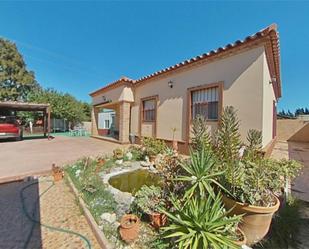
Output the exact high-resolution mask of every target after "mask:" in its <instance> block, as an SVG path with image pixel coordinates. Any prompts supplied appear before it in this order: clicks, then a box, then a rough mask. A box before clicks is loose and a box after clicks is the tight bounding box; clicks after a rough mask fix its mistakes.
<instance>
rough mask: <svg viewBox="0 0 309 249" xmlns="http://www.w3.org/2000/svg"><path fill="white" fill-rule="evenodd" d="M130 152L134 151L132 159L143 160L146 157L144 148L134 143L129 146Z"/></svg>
mask: <svg viewBox="0 0 309 249" xmlns="http://www.w3.org/2000/svg"><path fill="white" fill-rule="evenodd" d="M129 152H131V153H132V160H133V161H134V160H135V161H140V160H143V159H144V157H145V152H144V151H143V150H142V147H140V146H135V145H132V146H130V148H129Z"/></svg>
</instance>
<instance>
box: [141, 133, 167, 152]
mask: <svg viewBox="0 0 309 249" xmlns="http://www.w3.org/2000/svg"><path fill="white" fill-rule="evenodd" d="M143 146H144V148H145V153H146V155H147V156H155V155H158V154H160V153H163V152H165V150H166V149H167V145H166V143H165V142H164V141H163V140H161V139H156V138H153V137H144V138H143Z"/></svg>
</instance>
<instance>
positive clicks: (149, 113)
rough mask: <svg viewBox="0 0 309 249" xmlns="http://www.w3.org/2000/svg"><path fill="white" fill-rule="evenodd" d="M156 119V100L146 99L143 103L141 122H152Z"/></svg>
mask: <svg viewBox="0 0 309 249" xmlns="http://www.w3.org/2000/svg"><path fill="white" fill-rule="evenodd" d="M155 119H156V100H155V99H147V100H144V101H143V121H145V122H154V121H155Z"/></svg>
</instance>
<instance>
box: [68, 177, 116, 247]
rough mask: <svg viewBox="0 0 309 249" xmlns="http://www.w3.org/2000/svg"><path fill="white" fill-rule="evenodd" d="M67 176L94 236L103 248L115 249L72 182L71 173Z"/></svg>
mask: <svg viewBox="0 0 309 249" xmlns="http://www.w3.org/2000/svg"><path fill="white" fill-rule="evenodd" d="M66 176H67V179H68V183H69V186H70V188H71V189H72V191H73V193H74V195H75V197H76V198H77V199H78V202H79V205H80V207H81V208H82V209H83V211H84V216H85V217H86V220H87V222H88V224H89V226H90V228H91V230H92V232H93V233H94V236H95V237H96V239H97V241H98V243H99V245H100V247H101V248H102V249H115V248H114V246H112V245H111V243H110V242H109V241H108V240H107V238H106V237H105V235H104V233H103V232H102V231H101V229H100V228H99V226H98V224H97V222H96V221H95V219H94V218H93V216H92V214H91V212H90V211H89V209H88V208H87V205H86V203H85V202H84V200H83V198H81V197H80V195H79V192H78V190H77V189H76V187H75V186H74V183H73V182H72V180H71V178H70V176H69V175H66Z"/></svg>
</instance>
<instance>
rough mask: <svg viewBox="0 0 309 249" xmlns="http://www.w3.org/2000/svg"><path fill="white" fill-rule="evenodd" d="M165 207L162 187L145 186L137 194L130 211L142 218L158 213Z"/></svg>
mask: <svg viewBox="0 0 309 249" xmlns="http://www.w3.org/2000/svg"><path fill="white" fill-rule="evenodd" d="M163 206H164V200H163V198H162V190H161V188H160V187H156V186H147V185H144V186H143V187H141V189H140V190H139V191H137V192H136V194H135V199H134V201H133V202H132V204H131V207H130V209H131V210H132V211H133V212H134V213H136V214H139V215H140V216H141V215H142V214H144V213H145V214H151V213H153V212H157V211H158V208H159V207H163Z"/></svg>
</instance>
